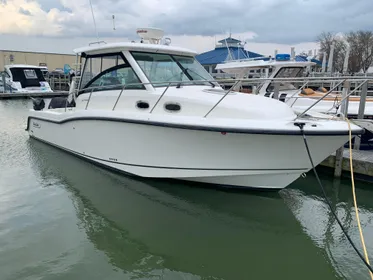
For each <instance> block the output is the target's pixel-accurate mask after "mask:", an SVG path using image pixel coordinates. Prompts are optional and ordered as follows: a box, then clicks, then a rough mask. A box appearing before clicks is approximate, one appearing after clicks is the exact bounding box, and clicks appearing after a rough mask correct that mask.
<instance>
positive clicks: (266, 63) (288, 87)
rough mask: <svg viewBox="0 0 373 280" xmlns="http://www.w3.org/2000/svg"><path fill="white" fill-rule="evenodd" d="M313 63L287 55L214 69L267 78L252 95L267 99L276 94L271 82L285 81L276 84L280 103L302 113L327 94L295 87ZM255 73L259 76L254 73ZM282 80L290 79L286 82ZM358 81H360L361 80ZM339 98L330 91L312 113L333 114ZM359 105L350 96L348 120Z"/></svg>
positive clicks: (369, 112)
mask: <svg viewBox="0 0 373 280" xmlns="http://www.w3.org/2000/svg"><path fill="white" fill-rule="evenodd" d="M315 64H316V63H314V62H311V61H296V60H291V59H290V55H286V54H278V55H277V56H276V57H275V58H269V57H263V58H254V59H242V60H231V61H229V60H228V61H227V62H225V63H221V64H218V65H217V66H216V69H220V70H221V71H223V72H225V73H229V74H234V75H235V76H236V78H237V79H243V78H246V77H249V76H255V75H257V76H258V77H262V78H266V79H265V80H263V81H262V82H261V83H260V85H259V86H258V87H257V90H256V92H255V93H256V94H259V95H262V96H266V97H269V98H273V97H274V95H275V83H276V81H275V80H274V79H284V80H283V81H281V82H280V85H279V94H278V98H279V100H280V101H283V102H285V103H287V104H288V105H289V106H291V107H293V108H294V109H295V110H298V111H304V110H306V109H307V108H308V107H310V106H311V105H312V104H314V103H315V101H317V100H319V99H320V98H321V97H323V96H324V95H325V94H326V93H327V90H326V89H325V88H319V89H317V90H313V89H311V88H305V89H304V90H299V89H298V87H295V86H294V81H295V79H297V78H305V80H306V76H307V75H308V73H309V71H308V69H309V68H310V67H312V66H314V65H315ZM256 72H259V73H260V74H255V73H256ZM285 79H289V80H288V81H286V80H285ZM292 79H293V80H292ZM305 80H304V81H305ZM304 81H302V82H304ZM361 82H363V79H362V80H361ZM341 99H342V96H341V94H340V93H334V92H332V93H330V94H329V95H328V96H327V97H325V98H324V99H323V100H322V101H320V102H319V103H318V104H317V105H315V106H314V107H313V108H312V110H313V111H317V112H320V113H330V112H331V113H332V114H335V113H337V112H339V110H340V108H338V109H339V110H337V109H336V108H335V105H336V103H337V102H339V101H341ZM359 105H360V97H359V96H350V98H349V105H348V117H349V118H356V117H357V115H358V111H359ZM365 116H366V117H369V118H372V117H373V97H367V99H366V106H365Z"/></svg>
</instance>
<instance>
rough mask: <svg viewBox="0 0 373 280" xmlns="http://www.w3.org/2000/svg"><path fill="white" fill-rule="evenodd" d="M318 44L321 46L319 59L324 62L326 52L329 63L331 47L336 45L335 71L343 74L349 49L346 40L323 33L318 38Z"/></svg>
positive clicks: (332, 34)
mask: <svg viewBox="0 0 373 280" xmlns="http://www.w3.org/2000/svg"><path fill="white" fill-rule="evenodd" d="M317 42H318V43H319V44H320V52H319V53H320V57H319V59H320V60H322V59H323V54H324V52H326V56H327V57H326V58H327V61H328V59H329V54H330V49H331V46H332V45H333V44H334V56H333V69H334V70H335V71H338V72H342V70H343V61H344V57H345V53H346V47H347V45H346V41H345V40H344V38H343V37H341V36H337V35H336V34H334V33H332V32H323V33H321V34H320V35H319V36H318V37H317Z"/></svg>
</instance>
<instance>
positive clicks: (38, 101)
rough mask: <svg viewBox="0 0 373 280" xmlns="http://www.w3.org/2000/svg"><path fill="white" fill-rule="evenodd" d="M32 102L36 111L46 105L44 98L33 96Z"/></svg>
mask: <svg viewBox="0 0 373 280" xmlns="http://www.w3.org/2000/svg"><path fill="white" fill-rule="evenodd" d="M32 104H33V105H34V110H35V111H41V110H43V109H44V107H45V102H44V99H42V98H33V99H32Z"/></svg>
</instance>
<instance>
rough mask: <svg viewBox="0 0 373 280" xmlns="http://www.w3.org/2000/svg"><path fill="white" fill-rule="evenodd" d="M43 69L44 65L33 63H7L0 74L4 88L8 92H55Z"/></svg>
mask: <svg viewBox="0 0 373 280" xmlns="http://www.w3.org/2000/svg"><path fill="white" fill-rule="evenodd" d="M42 71H43V67H39V66H33V65H23V64H11V65H5V66H4V71H3V72H1V74H0V77H1V80H2V81H1V84H2V89H3V90H5V91H7V92H20V93H33V92H53V91H52V89H51V87H50V85H49V83H48V82H47V81H46V80H45V77H44V75H43V72H42ZM2 76H4V78H2ZM4 80H5V85H6V86H5V89H4V85H3V81H4Z"/></svg>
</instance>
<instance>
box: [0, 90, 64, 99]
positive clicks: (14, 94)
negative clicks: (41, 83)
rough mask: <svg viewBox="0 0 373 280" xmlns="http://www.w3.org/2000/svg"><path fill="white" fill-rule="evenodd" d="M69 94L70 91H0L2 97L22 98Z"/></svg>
mask: <svg viewBox="0 0 373 280" xmlns="http://www.w3.org/2000/svg"><path fill="white" fill-rule="evenodd" d="M67 95H69V92H68V91H55V92H33V93H20V92H12V93H0V99H20V98H30V97H34V98H37V97H39V98H40V97H44V98H51V97H56V96H67Z"/></svg>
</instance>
